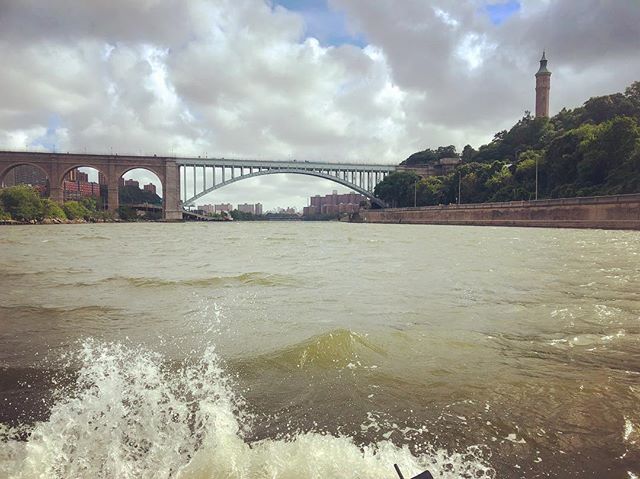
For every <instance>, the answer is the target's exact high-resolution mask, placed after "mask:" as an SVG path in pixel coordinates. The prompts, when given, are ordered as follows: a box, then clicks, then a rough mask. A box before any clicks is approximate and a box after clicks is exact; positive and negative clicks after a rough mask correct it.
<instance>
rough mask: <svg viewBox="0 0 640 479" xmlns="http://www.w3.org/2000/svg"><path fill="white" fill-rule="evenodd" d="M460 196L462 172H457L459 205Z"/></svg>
mask: <svg viewBox="0 0 640 479" xmlns="http://www.w3.org/2000/svg"><path fill="white" fill-rule="evenodd" d="M460 196H462V171H461V170H460V171H458V204H460Z"/></svg>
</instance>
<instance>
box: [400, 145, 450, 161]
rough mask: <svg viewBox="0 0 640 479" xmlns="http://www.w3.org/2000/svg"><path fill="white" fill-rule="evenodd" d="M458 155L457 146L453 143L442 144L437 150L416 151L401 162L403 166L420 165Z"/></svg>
mask: <svg viewBox="0 0 640 479" xmlns="http://www.w3.org/2000/svg"><path fill="white" fill-rule="evenodd" d="M455 156H458V153H457V151H456V147H455V146H453V145H449V146H441V147H439V148H438V149H437V150H431V149H429V148H427V149H426V150H424V151H420V152H418V153H414V154H413V155H411V156H410V157H409V158H407V159H406V160H404V161H403V162H402V163H400V164H401V165H403V166H419V165H428V164H429V163H435V162H436V161H438V160H441V159H442V158H452V157H455Z"/></svg>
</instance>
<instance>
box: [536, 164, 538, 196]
mask: <svg viewBox="0 0 640 479" xmlns="http://www.w3.org/2000/svg"><path fill="white" fill-rule="evenodd" d="M536 201H538V155H536Z"/></svg>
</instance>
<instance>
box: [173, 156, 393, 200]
mask: <svg viewBox="0 0 640 479" xmlns="http://www.w3.org/2000/svg"><path fill="white" fill-rule="evenodd" d="M176 163H177V164H178V165H179V166H180V167H181V169H182V170H183V171H182V172H181V179H182V182H183V183H182V184H183V187H182V189H181V194H182V196H181V199H182V202H183V204H184V205H185V206H192V205H193V204H194V202H195V201H196V200H198V199H199V198H202V197H203V196H205V195H207V194H209V193H211V192H212V191H215V190H218V189H220V188H223V187H225V186H227V185H230V184H232V183H235V182H237V181H240V180H245V179H247V178H255V177H258V176H264V175H273V174H282V173H290V174H297V175H308V176H315V177H317V178H324V179H326V180H330V181H334V182H336V183H339V184H341V185H343V186H346V187H347V188H350V189H352V190H353V191H356V192H358V193H360V194H361V195H363V196H366V197H367V198H369V199H370V200H371V201H372V202H373V203H375V204H377V205H378V206H385V205H384V203H383V202H382V201H381V200H380V199H378V198H376V197H375V196H374V194H373V189H374V188H375V186H376V185H377V184H378V183H380V182H381V181H382V180H383V179H384V177H385V176H387V175H388V174H389V173H391V172H393V171H395V169H396V167H395V166H390V165H366V164H355V163H319V162H309V161H255V160H227V159H224V158H221V159H218V158H212V159H197V160H195V159H188V158H184V159H177V160H176ZM188 179H189V180H191V184H192V191H188V189H187V181H188Z"/></svg>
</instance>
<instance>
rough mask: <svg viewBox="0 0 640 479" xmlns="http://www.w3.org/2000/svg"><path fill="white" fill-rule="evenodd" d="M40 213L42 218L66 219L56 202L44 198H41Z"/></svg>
mask: <svg viewBox="0 0 640 479" xmlns="http://www.w3.org/2000/svg"><path fill="white" fill-rule="evenodd" d="M42 213H43V217H44V218H50V219H56V218H57V219H60V220H66V219H67V215H66V214H65V212H64V210H63V209H62V208H61V207H60V205H59V204H58V203H56V202H55V201H52V200H50V199H49V198H45V199H43V200H42Z"/></svg>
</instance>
